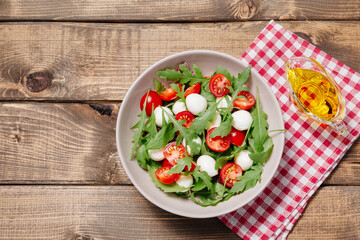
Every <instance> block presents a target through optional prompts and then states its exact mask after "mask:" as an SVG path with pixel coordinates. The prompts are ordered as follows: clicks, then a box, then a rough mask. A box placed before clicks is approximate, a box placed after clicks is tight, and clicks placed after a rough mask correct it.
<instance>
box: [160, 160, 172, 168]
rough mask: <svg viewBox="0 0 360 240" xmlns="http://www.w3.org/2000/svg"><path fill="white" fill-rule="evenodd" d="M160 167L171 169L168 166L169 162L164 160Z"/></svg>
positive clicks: (169, 165)
mask: <svg viewBox="0 0 360 240" xmlns="http://www.w3.org/2000/svg"><path fill="white" fill-rule="evenodd" d="M161 166H162V167H172V166H173V165H171V164H170V162H169V160H167V159H166V158H165V159H164V161H163V162H162V164H161Z"/></svg>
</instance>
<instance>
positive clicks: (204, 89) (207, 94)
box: [200, 79, 216, 102]
mask: <svg viewBox="0 0 360 240" xmlns="http://www.w3.org/2000/svg"><path fill="white" fill-rule="evenodd" d="M209 82H210V79H204V81H203V82H202V83H201V91H200V95H201V96H203V97H204V98H205V99H206V101H208V102H215V101H216V97H215V96H214V94H212V92H211V91H210V88H209Z"/></svg>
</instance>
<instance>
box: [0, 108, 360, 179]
mask: <svg viewBox="0 0 360 240" xmlns="http://www.w3.org/2000/svg"><path fill="white" fill-rule="evenodd" d="M118 109H119V104H90V105H89V104H77V103H1V104H0V122H1V124H0V142H1V143H2V146H1V148H0V184H131V181H130V180H129V179H128V177H127V175H126V173H125V171H124V169H123V168H122V166H121V163H120V159H119V157H118V154H117V150H116V142H115V125H116V118H117V113H118ZM358 152H360V141H357V142H356V143H355V144H354V145H353V147H352V148H351V149H350V150H349V152H348V154H346V155H345V157H344V158H343V159H342V160H341V163H340V165H339V166H338V167H337V169H336V170H335V172H334V174H332V175H330V178H329V179H328V180H327V181H326V182H325V184H335V185H339V184H343V185H351V184H353V185H360V177H359V176H360V158H359V157H358Z"/></svg>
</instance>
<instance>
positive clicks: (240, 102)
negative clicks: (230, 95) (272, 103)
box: [233, 91, 255, 110]
mask: <svg viewBox="0 0 360 240" xmlns="http://www.w3.org/2000/svg"><path fill="white" fill-rule="evenodd" d="M238 96H244V97H245V98H242V97H240V98H238V99H236V100H235V101H234V103H233V105H234V107H237V108H240V109H242V110H249V109H250V108H252V107H253V106H254V104H255V97H254V96H253V95H252V94H251V93H249V92H248V91H241V92H239V93H238Z"/></svg>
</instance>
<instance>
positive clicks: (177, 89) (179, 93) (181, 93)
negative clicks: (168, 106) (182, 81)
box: [170, 83, 185, 102]
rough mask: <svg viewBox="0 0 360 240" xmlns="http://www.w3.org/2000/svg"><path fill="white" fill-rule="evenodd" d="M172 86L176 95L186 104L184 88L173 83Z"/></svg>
mask: <svg viewBox="0 0 360 240" xmlns="http://www.w3.org/2000/svg"><path fill="white" fill-rule="evenodd" d="M170 86H171V87H172V89H174V91H175V92H176V95H177V96H178V97H179V98H180V99H181V100H182V101H183V102H185V93H184V90H185V89H184V87H182V88H180V87H179V85H178V84H175V83H172V84H170Z"/></svg>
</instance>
